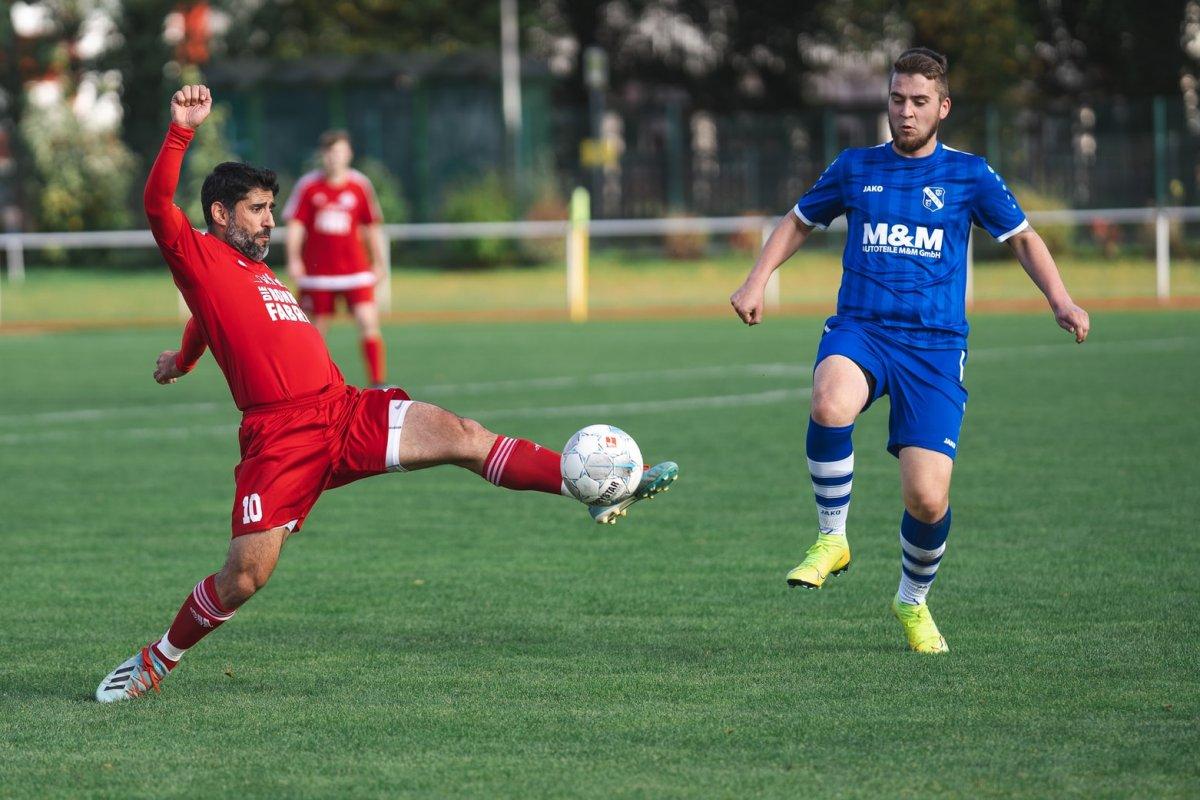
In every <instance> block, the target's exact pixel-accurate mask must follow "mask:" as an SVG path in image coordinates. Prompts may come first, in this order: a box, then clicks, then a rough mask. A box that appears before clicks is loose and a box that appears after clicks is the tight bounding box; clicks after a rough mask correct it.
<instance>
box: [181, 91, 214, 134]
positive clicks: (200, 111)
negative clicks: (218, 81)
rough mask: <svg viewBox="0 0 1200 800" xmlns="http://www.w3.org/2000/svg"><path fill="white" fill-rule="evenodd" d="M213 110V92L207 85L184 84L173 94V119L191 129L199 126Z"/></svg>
mask: <svg viewBox="0 0 1200 800" xmlns="http://www.w3.org/2000/svg"><path fill="white" fill-rule="evenodd" d="M211 111H212V92H210V91H209V90H208V87H207V86H203V85H188V86H184V87H183V88H182V89H180V90H179V91H177V92H175V94H174V95H172V96H171V121H172V122H174V123H175V124H176V125H179V126H182V127H184V128H187V129H189V130H193V131H194V130H196V128H199V127H200V125H201V123H203V122H204V120H206V119H208V115H209V113H210V112H211Z"/></svg>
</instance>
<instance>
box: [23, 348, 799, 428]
mask: <svg viewBox="0 0 1200 800" xmlns="http://www.w3.org/2000/svg"><path fill="white" fill-rule="evenodd" d="M811 372H812V367H811V366H808V365H806V364H787V363H775V364H728V365H722V366H714V367H681V368H677V369H659V370H639V371H636V372H599V373H594V374H592V375H569V376H567V375H564V376H558V377H549V378H516V379H511V380H503V381H474V382H470V383H440V384H430V385H428V386H417V387H408V386H405V387H404V388H405V389H406V390H408V391H409V392H411V393H412V394H413V395H414V396H417V397H421V398H426V397H430V396H432V395H449V396H457V395H480V394H488V393H489V392H502V391H511V390H514V389H573V388H583V387H588V386H622V385H626V384H631V383H635V384H636V383H646V382H648V381H680V380H693V379H699V378H723V377H737V376H745V377H760V378H777V377H787V378H791V377H807V376H808V375H809V374H810V373H811ZM221 410H227V411H229V412H230V413H231V414H232V413H234V411H235V410H234V408H233V405H232V403H230V402H229V401H223V402H219V403H218V402H205V403H179V404H175V405H172V404H157V405H136V406H119V407H113V408H78V409H69V410H66V411H43V412H39V413H35V414H0V426H5V425H10V426H14V427H16V426H21V427H24V426H27V425H31V424H35V425H36V424H41V423H48V422H49V423H54V422H91V421H94V420H99V419H107V418H112V417H128V416H133V417H138V416H143V415H145V414H169V415H176V414H196V413H209V412H213V411H221Z"/></svg>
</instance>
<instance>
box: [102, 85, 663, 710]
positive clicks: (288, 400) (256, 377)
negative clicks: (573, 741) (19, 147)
mask: <svg viewBox="0 0 1200 800" xmlns="http://www.w3.org/2000/svg"><path fill="white" fill-rule="evenodd" d="M211 108H212V97H211V95H210V94H209V91H208V89H207V88H206V87H204V86H185V87H183V88H182V89H181V90H180V91H178V92H176V93H175V95H174V97H172V99H171V117H172V122H171V126H170V128H169V129H168V131H167V136H166V141H165V142H164V143H163V146H162V150H161V151H160V152H159V154H158V159H157V160H156V161H155V162H154V167H153V168H152V169H151V171H150V177H149V180H148V181H147V182H146V192H145V204H146V215H147V217H149V219H150V229H151V231H152V232H153V234H154V238H155V241H156V242H157V243H158V246H159V249H160V250H161V251H162V254H163V258H164V259H165V260H166V262H167V264H168V265H169V266H170V268H171V276H172V277H173V278H174V280H175V285H176V286H177V287H179V291H180V292H181V293H182V294H183V297H184V299H185V300H186V301H187V304H188V307H189V308H190V309H191V310H192V315H193V316H192V319H191V321H190V322H189V323H188V325H187V329H186V331H185V333H184V345H183V347H182V348H181V349H180V350H179V351H178V352H177V351H174V350H168V351H166V352H164V353H162V354H161V355H160V356H159V357H158V363H157V368H156V369H155V372H154V377H155V379H156V380H157V381H158V382H159V383H173V382H175V380H177V379H178V378H179V377H181V376H182V375H184V374H186V373H187V372H188V371H189V370H190V369H191V367H192V366H193V365H194V363H195V361H196V359H198V358H199V357H200V355H201V354H202V353H203V351H204V349H205V346H207V347H208V348H209V349H211V350H212V354H213V358H214V359H215V360H216V362H217V364H218V366H220V368H221V371H222V372H223V373H224V374H225V378H226V380H227V381H228V382H229V389H230V392H232V394H233V399H234V401H235V402H236V403H237V406H238V408H239V409H241V410H242V412H243V417H242V424H241V428H240V430H239V433H238V439H239V444H240V446H241V463H239V464H238V466H237V468H236V470H234V480H235V483H236V487H237V488H236V491H235V494H234V500H233V517H232V523H233V540H232V542H230V545H229V553H228V556H227V558H226V560H225V565H224V566H223V567H222V568H221V569H220V570H219V571H218V572H216V573H214V574H212V575H209V576H208V577H206V578H204V579H203V580H201V581H200V582H199V583H197V584H196V587H195V588H194V589H193V590H192V592H191V594H189V595H188V597H187V599H186V600H185V601H184V603H183V605H182V607H181V608H180V609H179V612H178V613H177V614H176V615H175V619H174V621H173V622H172V623H171V626H170V628H169V629H168V630H167V632H166V633H165V634H163V636H162V637H161V638H159V639H157V640H155V641H153V642H151V643H150V644H148V645H146V646H145V647H143V648H141V649H140V650H139V651H138V652H137V653H135V654H134V655H133V656H132V657H131V658H129V659H127V660H126V661H124V662H122V663H121V664H120V665H118V666H117V668H116V669H114V670H113V671H112V672H110V673H109V674H108V675H107V676H106V677H105V678H104V680H103V681H102V682H101V683H100V686H99V687H97V689H96V699H97V700H99V701H101V702H106V703H107V702H113V701H116V700H126V699H129V698H133V697H138V696H140V695H142V694H144V693H145V692H146V691H147V690H149V689H151V688H153V689H155V690H157V689H158V686H159V683H160V682H161V681H162V679H163V678H164V677H165V676H166V675H167V674H168V673H169V672H170V671H171V670H172V669H174V668H175V666H176V664H178V662H179V659H180V658H182V657H183V654H184V653H185V652H186V651H187V650H188V648H190V647H192V646H193V645H195V644H196V643H197V642H199V641H200V639H201V638H203V637H204V636H205V635H207V634H209V633H211V632H212V631H213V630H214V629H216V628H217V627H218V626H220V625H221V624H222V623H224V622H225V621H227V620H228V619H229V618H230V617H232V616H233V614H234V612H235V611H236V610H237V609H238V608H239V607H240V606H241V605H242V604H243V603H245V602H246V601H247V600H248V599H250V597H251V596H252V595H253V594H254V593H255V592H257V591H258V590H259V589H261V588H262V587H263V586H264V585H265V584H266V582H267V579H268V578H269V577H270V576H271V572H272V571H273V570H274V569H275V564H276V562H277V561H278V559H279V553H280V550H281V549H282V547H283V543H284V540H285V539H287V537H288V536H289V535H290V534H293V533H295V532H297V531H299V530H300V527H301V526H302V525H303V524H304V519H305V517H307V516H308V513H309V511H310V510H311V509H312V507H313V505H314V504H315V503H316V501H317V498H318V497H319V496H320V495H321V492H322V491H324V490H325V489H332V488H336V487H338V486H343V485H345V484H347V483H350V482H351V481H355V480H358V479H359V478H365V477H368V476H371V475H381V474H383V473H385V472H405V471H410V470H416V469H423V468H425V467H432V466H436V465H439V464H454V465H456V466H459V467H463V468H465V469H468V470H470V471H472V472H474V473H476V474H478V475H480V476H482V477H484V478H486V479H487V480H489V481H491V482H492V483H494V484H496V485H497V486H503V487H505V488H507V489H518V490H535V491H541V492H546V493H549V494H565V493H566V492H565V491H564V489H563V486H562V479H561V476H560V471H559V454H558V453H555V452H554V451H552V450H548V449H545V448H543V447H541V446H539V445H536V444H534V443H533V442H530V441H528V440H525V439H514V438H509V437H506V436H497V435H496V434H494V433H491V432H490V431H488V430H487V429H485V428H484V427H483V426H482V425H480V424H479V423H478V422H474V421H473V420H469V419H463V418H461V417H458V416H456V415H454V414H452V413H450V412H449V411H446V410H444V409H441V408H438V407H437V406H434V405H430V404H428V403H421V402H417V401H414V400H412V399H410V398H409V396H408V395H407V394H406V393H405V392H404V391H403V390H401V389H395V388H393V389H366V390H361V389H357V388H355V387H353V386H348V385H347V384H346V383H345V381H344V380H343V379H342V374H341V372H339V371H338V368H337V366H336V365H334V363H333V361H331V360H330V358H329V351H328V349H326V347H325V342H324V340H323V339H322V337H321V334H320V333H319V332H318V331H317V329H316V328H315V327H314V326H313V325H312V324H311V323H310V322H309V320H308V318H307V316H306V315H305V313H304V311H303V310H302V309H301V308H300V306H299V305H298V304H297V303H296V301H295V299H294V298H293V297H292V294H291V292H289V291H288V290H287V289H286V288H285V287H284V285H283V283H282V282H280V281H279V280H278V279H277V278H276V277H275V275H274V274H273V273H272V272H271V270H270V269H269V268H268V267H267V265H266V264H264V263H263V258H264V257H265V256H266V254H267V248H268V246H269V244H270V234H271V229H272V228H273V227H274V225H275V220H274V216H273V208H274V205H275V192H276V190H277V189H278V185H277V184H276V180H275V173H273V172H271V171H270V170H265V169H258V168H256V167H252V166H250V165H248V164H234V163H230V162H227V163H224V164H220V165H218V166H217V167H216V168H215V169H214V170H213V172H212V174H210V175H209V176H208V177H207V178H206V179H205V181H204V186H203V188H202V189H201V200H202V202H203V206H204V221H205V222H206V223H207V228H208V229H207V231H204V232H201V231H197V230H194V229H193V228H192V226H191V225H190V224H189V223H188V220H187V218H186V217H185V216H184V215H183V212H182V211H180V210H179V208H178V207H176V206H175V205H174V203H173V198H174V195H175V187H176V186H177V184H178V183H179V170H180V167H181V165H182V163H183V155H184V151H186V150H187V147H188V143H189V142H190V141H191V139H192V136H193V132H194V131H195V129H196V128H197V127H198V126H199V125H200V124H201V123H202V122H204V120H205V118H206V117H207V116H208V113H209V111H210V110H211ZM677 474H678V468H677V467H676V466H675V464H673V463H672V462H669V461H667V462H663V463H662V464H659V465H658V466H656V467H654V468H653V469H649V470H647V471H646V475H645V476H644V477H643V478H642V481H641V483H640V484H639V485H638V489H637V491H636V492H635V493H634V494H633V495H632V496H630V497H629V498H626V499H625V500H622V501H621V502H620V503H616V504H614V505H610V506H591V507H590V510H591V514H592V517H593V519H595V520H596V521H597V522H602V523H603V522H615V521H616V518H617V517H618V516H621V515H623V514H624V513H625V509H626V508H627V507H628V506H629V505H631V504H632V503H634V502H637V501H638V500H641V499H643V498H646V497H651V496H653V495H654V494H657V493H658V492H661V491H664V490H665V489H666V488H667V487H668V485H669V484H670V483H671V481H673V480H674V479H675V477H676V476H677Z"/></svg>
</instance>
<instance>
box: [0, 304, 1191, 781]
mask: <svg viewBox="0 0 1200 800" xmlns="http://www.w3.org/2000/svg"><path fill="white" fill-rule="evenodd" d="M819 326H820V320H818V319H815V318H777V319H771V320H768V323H767V324H765V325H763V326H760V327H758V328H754V329H746V328H744V327H742V326H740V325H739V324H738V323H737V322H736V321H735V320H734V319H733V317H732V315H730V317H729V318H727V319H724V320H716V319H713V320H693V321H669V322H640V323H594V324H590V325H587V326H568V325H565V324H563V325H560V324H511V325H478V324H472V325H428V326H406V327H393V328H391V329H389V331H388V337H389V342H390V348H391V349H390V362H391V369H392V372H393V377H394V379H395V380H397V381H398V382H400V383H402V384H403V385H405V386H406V387H407V388H409V389H410V391H411V392H412V393H413V394H414V395H416V396H417V397H420V398H425V399H428V400H431V401H434V402H437V403H440V404H442V405H445V406H447V407H450V408H452V409H455V410H458V411H460V412H463V413H469V414H471V415H475V416H477V417H478V418H479V419H480V420H481V421H483V422H484V423H485V424H487V425H488V426H489V427H492V428H493V429H495V430H498V431H503V432H506V433H511V434H515V435H521V436H527V437H530V438H534V439H537V440H540V441H542V442H545V443H547V444H549V445H554V446H558V445H561V443H562V442H564V441H565V440H566V439H567V437H568V436H569V435H570V434H571V433H572V432H573V431H574V430H575V429H577V428H578V427H581V426H582V425H584V424H586V423H592V422H601V421H611V422H614V423H617V424H620V425H622V426H623V427H625V428H626V429H627V430H628V431H630V432H631V433H632V434H633V435H634V436H635V437H636V438H637V439H638V440H639V442H640V443H641V445H642V448H643V451H644V452H645V454H646V455H647V457H648V458H652V459H658V458H664V457H671V458H675V459H676V460H678V461H679V463H680V464H681V471H682V472H681V480H680V481H679V483H678V484H677V486H676V488H675V489H674V491H672V492H671V493H670V494H668V495H666V496H665V497H663V498H660V499H656V500H655V501H654V502H653V503H643V504H640V505H638V506H636V507H635V508H634V509H633V510H632V511H631V515H630V517H629V518H628V519H626V520H624V521H623V522H622V523H621V524H620V525H617V526H616V527H615V528H603V529H601V528H599V527H598V526H595V525H593V524H592V523H591V522H590V521H589V520H588V519H587V516H586V514H585V513H584V512H583V510H582V509H581V508H579V507H578V506H576V505H574V504H572V503H570V502H568V501H566V500H563V499H556V498H548V497H544V496H535V495H532V494H515V493H505V492H502V491H499V490H497V489H495V488H494V487H492V486H491V485H489V484H487V483H486V482H484V481H482V480H480V479H479V478H477V477H475V476H472V475H470V474H467V473H465V472H461V471H458V470H455V469H453V468H440V469H435V470H430V471H427V472H422V473H416V474H410V475H392V476H386V477H380V478H373V479H371V480H368V481H364V482H361V483H359V484H356V485H353V486H350V487H347V488H344V489H341V490H338V491H336V492H332V493H330V494H328V495H326V496H325V497H324V498H323V499H322V501H321V503H320V504H319V505H318V506H317V509H316V511H315V512H314V513H313V515H312V516H311V517H310V518H309V521H308V524H307V525H306V527H305V530H304V531H303V532H302V533H301V534H300V535H298V536H297V537H295V538H294V539H293V540H292V541H291V542H290V543H289V544H288V546H287V549H286V551H285V553H284V557H283V559H282V561H281V563H280V566H279V569H278V570H277V572H276V574H275V577H274V578H273V579H272V581H271V583H270V585H269V586H268V587H267V588H266V589H265V590H264V591H263V592H262V593H261V594H260V595H259V596H258V597H256V598H254V599H253V600H252V601H251V602H250V603H249V604H248V605H247V606H246V607H244V608H243V609H242V610H241V611H240V612H239V613H238V615H237V616H236V617H235V618H234V619H233V621H231V622H230V623H229V624H227V625H226V626H225V627H223V628H222V629H221V630H220V631H218V632H217V633H216V634H214V635H213V636H211V637H210V638H209V639H207V640H206V641H204V642H203V643H202V644H201V645H199V646H198V647H197V648H196V649H195V650H194V651H192V652H191V653H189V654H188V656H187V657H186V659H185V660H184V661H183V662H182V664H181V666H180V668H179V669H178V671H177V672H176V673H174V674H173V675H172V676H171V677H170V678H169V679H168V680H167V682H166V684H165V685H164V691H163V694H162V695H160V696H155V697H151V698H149V699H145V700H142V701H138V702H135V703H128V704H122V705H119V706H116V707H105V706H100V705H98V704H96V703H95V702H93V701H91V700H90V697H91V694H92V692H93V691H94V689H95V686H96V684H97V682H98V681H99V680H100V678H101V677H103V675H104V674H105V673H106V672H107V671H108V670H109V669H111V668H112V667H113V666H114V665H115V664H116V663H117V662H118V661H120V660H121V659H124V658H125V657H127V656H128V655H129V654H130V653H131V652H132V651H133V650H134V648H136V647H138V646H140V645H142V644H144V643H145V642H146V641H147V640H149V639H150V638H151V637H153V636H157V635H159V634H161V632H162V631H163V630H164V629H165V627H166V625H167V624H168V623H169V621H170V619H171V616H172V615H173V614H174V613H175V610H176V609H177V608H178V605H179V603H180V602H181V601H182V600H183V598H184V596H185V595H186V594H187V592H188V591H190V589H191V587H192V586H193V585H194V583H195V582H196V581H197V580H198V579H200V578H202V577H203V576H205V575H207V574H209V573H210V572H212V571H214V570H215V569H216V568H217V567H218V566H219V565H220V562H221V559H222V557H223V554H224V551H225V548H226V544H227V540H228V533H229V532H228V527H229V523H228V520H229V513H230V507H231V504H232V490H233V482H232V467H233V465H234V463H235V462H236V459H237V447H236V440H235V433H234V432H235V428H236V425H237V421H238V418H237V415H236V412H235V411H234V409H233V407H232V404H231V402H230V401H229V398H228V393H227V390H226V388H225V386H224V383H223V381H222V379H221V377H220V375H219V373H218V371H217V370H216V368H215V366H214V364H213V362H212V360H211V359H210V358H208V357H206V358H205V360H204V361H202V362H201V365H200V367H199V368H198V369H197V371H196V373H194V374H193V375H191V376H189V377H188V378H185V379H184V380H182V381H181V382H180V383H179V384H178V385H176V386H171V387H165V388H164V387H159V386H157V385H155V384H154V383H153V382H152V381H151V379H150V372H151V369H152V363H153V359H154V356H155V355H156V354H157V353H158V352H159V350H161V349H164V348H167V347H171V346H174V345H175V343H176V342H177V341H178V329H177V328H172V329H161V330H140V331H133V332H129V331H104V332H87V333H71V334H56V335H24V334H22V335H8V336H0V374H2V375H3V379H2V380H0V508H2V509H3V514H2V519H0V544H2V546H3V554H4V557H3V563H4V565H5V569H4V580H3V581H0V612H2V617H0V797H4V798H9V797H12V798H16V797H21V798H25V797H29V798H34V797H126V798H128V797H153V798H170V797H179V798H185V797H187V798H192V797H234V796H236V797H242V798H254V797H302V798H310V797H311V798H319V797H335V796H336V797H399V796H414V797H415V796H423V797H444V796H476V797H554V796H579V797H596V798H601V797H656V798H657V797H705V798H708V797H739V798H740V797H747V796H769V797H797V796H800V797H804V796H817V797H967V798H976V797H1079V798H1102V797H1196V796H1197V795H1198V794H1200V760H1198V759H1197V753H1198V752H1200V684H1198V682H1197V675H1198V674H1200V671H1198V670H1200V579H1198V578H1197V568H1198V565H1200V537H1198V536H1197V514H1198V512H1200V468H1198V467H1197V465H1196V454H1197V449H1198V447H1200V444H1198V443H1200V416H1198V415H1197V414H1196V413H1195V407H1196V397H1197V396H1198V395H1200V371H1197V369H1196V366H1197V364H1198V363H1200V314H1194V313H1165V312H1164V313H1145V314H1133V313H1130V314H1115V313H1103V314H1096V315H1095V317H1094V334H1093V338H1092V340H1090V341H1089V342H1088V343H1087V344H1086V345H1084V346H1082V347H1077V346H1075V345H1074V344H1072V343H1071V342H1070V341H1069V338H1068V337H1067V336H1066V335H1065V334H1063V333H1061V332H1060V331H1058V330H1057V329H1056V328H1055V326H1054V325H1053V322H1052V320H1051V319H1050V318H1049V316H1048V315H1038V316H1032V315H1030V316H979V317H978V318H977V319H976V320H975V328H974V332H973V335H972V347H973V349H972V353H971V357H970V359H969V361H968V363H967V371H966V374H967V384H968V388H969V389H970V391H971V403H970V407H969V410H968V413H967V418H966V426H965V430H964V434H963V437H962V440H961V441H962V447H961V451H960V458H959V461H958V473H957V476H956V479H955V488H954V509H955V526H954V531H953V532H952V533H951V537H950V542H949V549H948V552H947V558H946V560H945V561H944V562H943V569H942V570H941V572H940V577H939V579H938V581H937V583H936V584H935V586H934V588H933V592H932V594H931V607H932V608H933V610H934V613H935V615H936V616H937V619H938V621H939V623H940V625H941V627H942V630H943V632H944V633H945V634H946V636H947V639H948V640H949V643H950V647H951V652H950V653H949V654H948V655H947V656H945V657H934V658H930V657H920V656H916V655H914V654H910V653H908V652H906V651H905V649H904V647H903V641H902V637H901V632H900V629H899V627H898V626H897V624H896V623H895V621H894V620H892V618H891V616H890V614H889V612H888V610H887V603H888V601H889V600H890V598H891V596H892V594H893V593H894V591H895V586H896V580H897V574H898V555H899V545H898V542H897V533H896V531H897V525H898V520H899V516H900V501H899V490H898V486H897V479H896V465H895V461H894V460H893V459H892V458H891V457H890V456H889V455H887V453H886V452H885V451H884V449H883V445H884V441H885V438H886V417H887V413H886V403H881V404H880V405H879V407H876V408H874V409H872V410H871V411H870V412H869V413H868V414H867V415H866V416H865V417H864V418H863V419H862V420H861V421H860V424H859V426H858V428H857V431H856V436H855V442H856V446H857V454H858V460H857V465H856V466H857V469H856V476H855V477H856V480H855V496H854V503H853V507H852V510H851V513H850V532H851V542H852V544H853V547H854V553H855V561H854V568H853V569H852V570H850V572H849V573H847V574H846V575H845V576H842V577H841V578H839V579H837V580H834V581H831V582H830V584H829V585H827V588H825V589H822V590H821V591H820V592H803V591H799V590H796V591H789V590H788V589H787V588H786V587H785V585H784V581H783V576H784V573H785V572H786V571H787V569H789V568H790V567H792V566H793V565H794V564H795V563H796V561H797V560H798V559H799V557H800V556H801V554H802V553H803V551H804V549H805V548H806V547H807V545H808V544H809V543H810V540H811V539H812V537H813V535H814V522H815V513H814V510H813V501H812V495H811V490H810V488H809V487H808V478H807V471H806V467H805V464H804V430H805V419H806V413H807V399H806V398H807V395H806V393H805V392H806V389H807V387H808V386H809V385H810V379H809V368H810V359H811V357H812V354H813V351H814V348H815V344H816V337H817V335H818V332H819V330H820V327H819ZM332 346H333V350H334V354H335V357H337V358H338V360H339V362H340V363H342V364H343V365H344V366H345V368H346V372H347V375H348V377H349V378H350V379H351V380H361V372H362V370H361V366H360V364H359V363H358V359H357V354H356V352H355V351H356V348H355V343H354V340H353V336H352V332H351V331H350V329H349V328H346V327H341V328H338V329H336V330H335V332H334V338H333V342H332ZM542 379H546V380H542ZM649 401H656V402H657V403H658V405H656V406H653V407H652V406H649V405H647V403H648V402H649Z"/></svg>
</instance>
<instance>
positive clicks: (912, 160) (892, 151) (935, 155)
mask: <svg viewBox="0 0 1200 800" xmlns="http://www.w3.org/2000/svg"><path fill="white" fill-rule="evenodd" d="M885 145H886V147H885V149H886V150H887V152H888V155H889V156H891V157H892V158H894V159H895V160H896V161H900V162H903V163H905V164H928V163H929V162H931V161H936V160H937V159H939V158H941V157H942V140H941V139H938V140H937V144H936V145H935V146H934V148H933V152H932V153H930V154H929V155H927V156H915V157H914V156H902V155H900V154H899V153H897V152H896V148H894V147H892V140H891V139H888V140H887V142H885Z"/></svg>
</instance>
